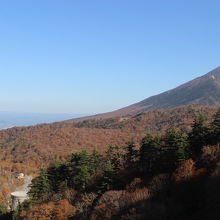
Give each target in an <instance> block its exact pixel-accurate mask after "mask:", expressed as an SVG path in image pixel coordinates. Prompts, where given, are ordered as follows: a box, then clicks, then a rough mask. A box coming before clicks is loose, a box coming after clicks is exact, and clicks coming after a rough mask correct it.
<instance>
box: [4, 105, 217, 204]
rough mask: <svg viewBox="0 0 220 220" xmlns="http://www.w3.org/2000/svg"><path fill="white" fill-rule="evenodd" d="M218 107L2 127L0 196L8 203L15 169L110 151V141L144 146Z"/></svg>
mask: <svg viewBox="0 0 220 220" xmlns="http://www.w3.org/2000/svg"><path fill="white" fill-rule="evenodd" d="M216 110H217V108H216V107H201V106H185V107H181V108H174V109H167V110H156V111H149V112H144V113H142V114H139V115H136V116H130V117H117V118H112V119H106V120H84V121H81V122H78V121H76V122H75V121H74V122H60V123H53V124H42V125H37V126H30V127H16V128H11V129H7V130H2V131H0V152H1V154H0V169H1V176H0V184H1V185H0V190H1V192H2V193H1V194H0V199H1V201H2V204H3V205H4V206H7V201H8V199H9V198H10V192H11V191H12V190H13V189H14V188H15V187H16V186H17V185H18V184H19V183H17V180H16V178H14V177H13V173H14V172H24V173H25V174H31V175H33V176H35V175H36V173H37V171H38V169H40V168H44V167H48V166H49V164H50V163H52V162H54V161H56V160H65V159H66V158H67V157H68V156H69V155H70V154H71V153H77V152H79V151H81V150H86V151H87V152H88V153H91V152H92V151H93V149H96V150H98V151H99V152H101V153H104V152H106V150H107V149H108V146H109V145H117V146H123V145H125V144H126V142H128V141H133V142H134V143H135V145H136V146H137V148H138V147H140V141H141V139H142V138H143V137H144V136H145V135H146V134H147V133H151V134H156V133H158V134H159V133H161V134H164V133H165V132H166V130H167V129H169V128H178V129H180V130H182V131H184V132H188V131H190V129H191V124H192V123H193V120H194V118H195V117H197V116H199V115H200V114H203V115H206V116H207V118H208V120H210V118H211V116H212V115H213V114H214V112H215V111H216Z"/></svg>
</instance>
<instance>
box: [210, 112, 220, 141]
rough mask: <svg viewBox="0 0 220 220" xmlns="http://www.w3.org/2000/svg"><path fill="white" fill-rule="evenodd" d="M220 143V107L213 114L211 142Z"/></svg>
mask: <svg viewBox="0 0 220 220" xmlns="http://www.w3.org/2000/svg"><path fill="white" fill-rule="evenodd" d="M218 143H220V108H219V109H218V111H217V112H216V114H215V115H214V116H213V121H212V123H211V140H210V144H218Z"/></svg>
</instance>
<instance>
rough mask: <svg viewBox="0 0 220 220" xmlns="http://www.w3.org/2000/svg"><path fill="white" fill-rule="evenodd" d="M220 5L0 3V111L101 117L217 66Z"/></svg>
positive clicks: (160, 0) (117, 0)
mask: <svg viewBox="0 0 220 220" xmlns="http://www.w3.org/2000/svg"><path fill="white" fill-rule="evenodd" d="M219 11H220V1H219V0H0V80H1V86H0V103H1V105H0V111H1V110H4V111H5V110H8V111H24V112H45V113H55V112H56V113H61V112H62V113H98V112H106V111H111V110H114V109H118V108H120V107H124V106H127V105H129V104H133V103H135V102H137V101H140V100H142V99H145V98H147V97H149V96H151V95H155V94H158V93H160V92H163V91H165V90H168V89H171V88H174V87H176V86H178V85H179V84H181V83H184V82H186V81H188V80H191V79H193V78H195V77H197V76H200V75H203V74H205V73H207V72H208V71H210V70H211V69H213V68H215V67H217V66H219V65H220V61H219V58H220V55H219V53H220V28H219V23H220V13H219Z"/></svg>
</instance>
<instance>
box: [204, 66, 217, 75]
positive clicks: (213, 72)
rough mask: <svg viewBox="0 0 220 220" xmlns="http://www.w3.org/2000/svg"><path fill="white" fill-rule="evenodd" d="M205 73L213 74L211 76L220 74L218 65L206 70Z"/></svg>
mask: <svg viewBox="0 0 220 220" xmlns="http://www.w3.org/2000/svg"><path fill="white" fill-rule="evenodd" d="M206 75H213V76H216V75H218V76H220V66H219V67H216V68H215V69H213V70H212V71H210V72H208V73H207V74H206Z"/></svg>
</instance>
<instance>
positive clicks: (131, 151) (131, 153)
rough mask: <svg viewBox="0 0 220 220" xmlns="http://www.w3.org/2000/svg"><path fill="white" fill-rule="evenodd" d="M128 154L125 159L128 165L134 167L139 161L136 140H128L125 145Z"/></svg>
mask: <svg viewBox="0 0 220 220" xmlns="http://www.w3.org/2000/svg"><path fill="white" fill-rule="evenodd" d="M125 150H126V154H125V161H126V167H130V168H133V167H135V164H136V162H137V159H138V158H137V155H138V151H137V150H136V149H135V145H134V142H132V141H131V142H128V143H127V145H126V146H125Z"/></svg>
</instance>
